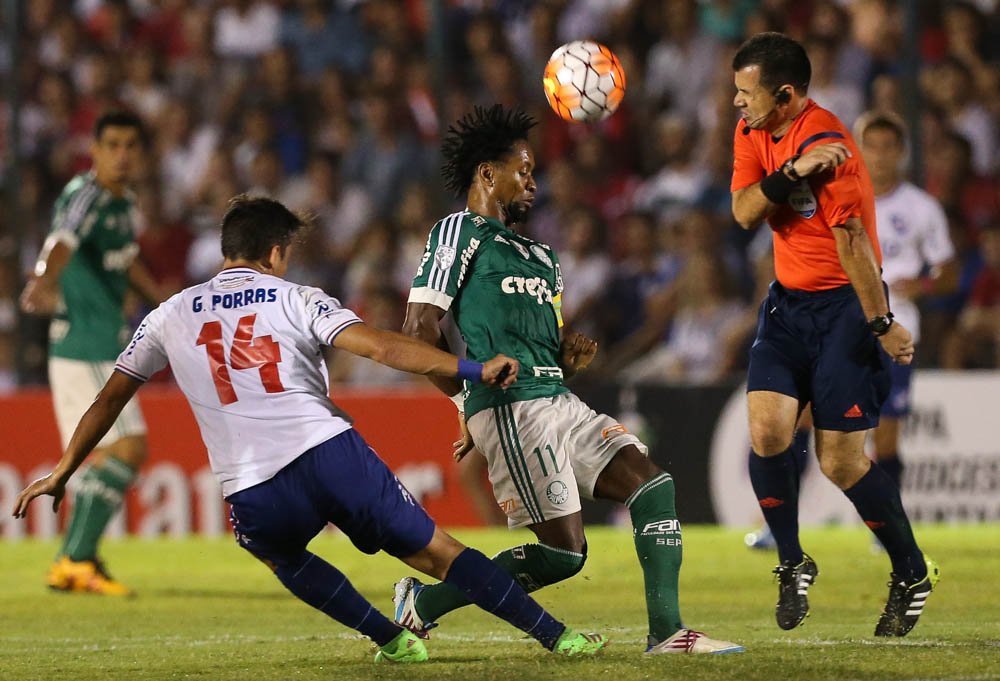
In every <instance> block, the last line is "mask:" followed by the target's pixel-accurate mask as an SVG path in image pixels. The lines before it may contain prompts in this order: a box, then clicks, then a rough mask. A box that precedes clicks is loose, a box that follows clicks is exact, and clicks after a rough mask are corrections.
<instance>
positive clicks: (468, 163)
mask: <svg viewBox="0 0 1000 681" xmlns="http://www.w3.org/2000/svg"><path fill="white" fill-rule="evenodd" d="M537 124H538V121H536V120H535V119H534V118H532V117H531V116H529V115H528V114H526V113H524V112H523V111H518V110H510V109H504V108H503V106H501V105H500V104H494V105H493V106H491V107H490V108H488V109H487V108H485V107H481V106H477V107H475V108H473V110H472V113H471V114H466V115H465V116H463V117H462V118H461V119H459V120H458V122H457V123H455V125H450V126H448V133H447V134H446V135H445V138H444V141H443V142H442V143H441V156H442V157H443V158H444V164H443V165H442V166H441V172H442V175H443V176H444V182H445V187H446V188H447V189H449V190H451V191H453V192H455V195H456V196H461V195H462V194H464V193H465V192H467V191H468V190H469V187H470V186H472V178H473V175H474V174H475V172H476V168H477V167H479V164H480V163H485V162H488V161H499V160H500V159H501V158H502V157H503V156H505V155H506V154H509V153H510V152H511V151H512V150H513V149H514V143H515V142H517V141H518V140H523V139H527V137H528V131H529V130H531V129H532V128H533V127H535V126H536V125H537Z"/></svg>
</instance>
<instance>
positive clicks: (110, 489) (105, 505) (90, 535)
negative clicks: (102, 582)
mask: <svg viewBox="0 0 1000 681" xmlns="http://www.w3.org/2000/svg"><path fill="white" fill-rule="evenodd" d="M134 479H135V471H134V470H132V468H131V467H130V466H128V465H126V464H125V463H123V462H122V461H120V460H118V459H116V458H114V457H111V456H108V457H106V458H105V459H104V463H102V464H100V465H94V466H91V467H90V468H88V469H87V472H86V473H84V475H83V477H82V478H81V479H80V485H79V487H77V490H76V498H75V501H74V504H73V513H72V516H71V517H70V522H69V528H67V530H66V537H65V538H64V539H63V545H62V549H61V550H60V551H59V555H63V556H67V557H68V558H69V559H70V560H74V561H80V560H94V559H95V558H96V557H97V544H98V542H99V541H100V540H101V535H102V534H104V528H105V527H107V525H108V522H110V520H111V516H113V515H114V514H115V511H117V510H118V507H119V506H121V504H122V498H123V497H124V495H125V490H127V489H128V486H129V485H130V484H132V481H133V480H134Z"/></svg>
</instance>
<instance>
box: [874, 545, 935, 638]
mask: <svg viewBox="0 0 1000 681" xmlns="http://www.w3.org/2000/svg"><path fill="white" fill-rule="evenodd" d="M924 562H925V563H926V564H927V576H926V577H924V578H923V579H921V580H920V581H919V582H913V583H912V584H907V583H906V582H905V581H903V580H902V579H900V578H899V577H897V576H896V573H892V575H891V576H890V577H889V600H888V601H886V604H885V610H883V611H882V616H881V617H879V618H878V624H876V625H875V635H876V636H906V635H907V634H908V633H910V629H912V628H913V626H914V625H915V624H916V623H917V620H918V619H920V615H921V613H923V611H924V604H925V603H926V602H927V597H928V596H930V595H931V591H933V590H934V587H935V586H936V585H937V583H938V580H939V579H941V569H940V568H938V566H937V563H935V562H934V561H933V560H931V559H930V558H927V557H926V556H924Z"/></svg>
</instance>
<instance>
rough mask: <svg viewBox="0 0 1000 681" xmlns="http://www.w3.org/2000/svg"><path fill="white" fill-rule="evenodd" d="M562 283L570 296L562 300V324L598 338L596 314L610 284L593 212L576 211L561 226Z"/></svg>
mask: <svg viewBox="0 0 1000 681" xmlns="http://www.w3.org/2000/svg"><path fill="white" fill-rule="evenodd" d="M562 227H563V232H564V237H563V239H562V242H563V243H564V246H563V248H562V250H561V251H560V253H561V255H560V256H559V263H560V266H561V267H562V275H563V282H564V283H565V286H566V288H567V290H569V291H571V292H572V293H571V294H570V295H568V296H566V298H565V299H564V300H563V305H562V315H563V323H565V325H566V327H567V328H570V329H574V330H576V331H579V332H580V333H582V334H584V335H586V336H589V337H591V338H599V337H600V328H599V326H598V324H597V310H598V309H599V308H600V306H601V302H602V298H603V297H604V292H605V290H606V289H607V287H608V283H609V282H610V281H611V271H612V266H611V259H610V258H609V257H608V254H607V251H606V249H605V247H604V233H605V229H606V227H605V225H604V223H603V222H602V221H601V219H600V216H599V215H597V214H596V213H595V212H594V211H593V210H590V209H587V208H584V207H582V206H581V207H578V208H576V209H574V210H572V211H571V212H570V213H569V215H567V216H566V219H565V222H564V223H563V225H562Z"/></svg>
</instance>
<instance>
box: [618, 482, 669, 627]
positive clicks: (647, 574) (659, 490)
mask: <svg viewBox="0 0 1000 681" xmlns="http://www.w3.org/2000/svg"><path fill="white" fill-rule="evenodd" d="M625 505H626V506H627V507H628V510H629V512H630V513H631V515H632V527H633V528H634V529H633V534H634V537H635V552H636V554H637V555H638V556H639V565H641V566H642V574H643V578H644V581H645V584H646V610H647V612H648V613H649V635H650V637H651V638H653V639H655V640H656V642H660V641H662V640H664V639H666V638H668V637H669V636H671V635H672V634H673V633H674V632H676V631H677V630H678V629H681V628H682V625H681V611H680V605H679V604H678V602H677V592H678V586H677V581H678V577H679V576H680V570H681V554H682V553H683V548H682V546H681V524H680V522H679V521H678V520H677V513H676V511H674V481H673V478H671V477H670V475H669V474H667V473H661V474H660V475H658V476H656V477H655V478H653V479H652V480H648V481H646V482H645V483H643V484H642V485H641V486H640V487H639V489H637V490H636V491H635V492H633V493H632V496H630V497H629V498H628V499H626V500H625Z"/></svg>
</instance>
